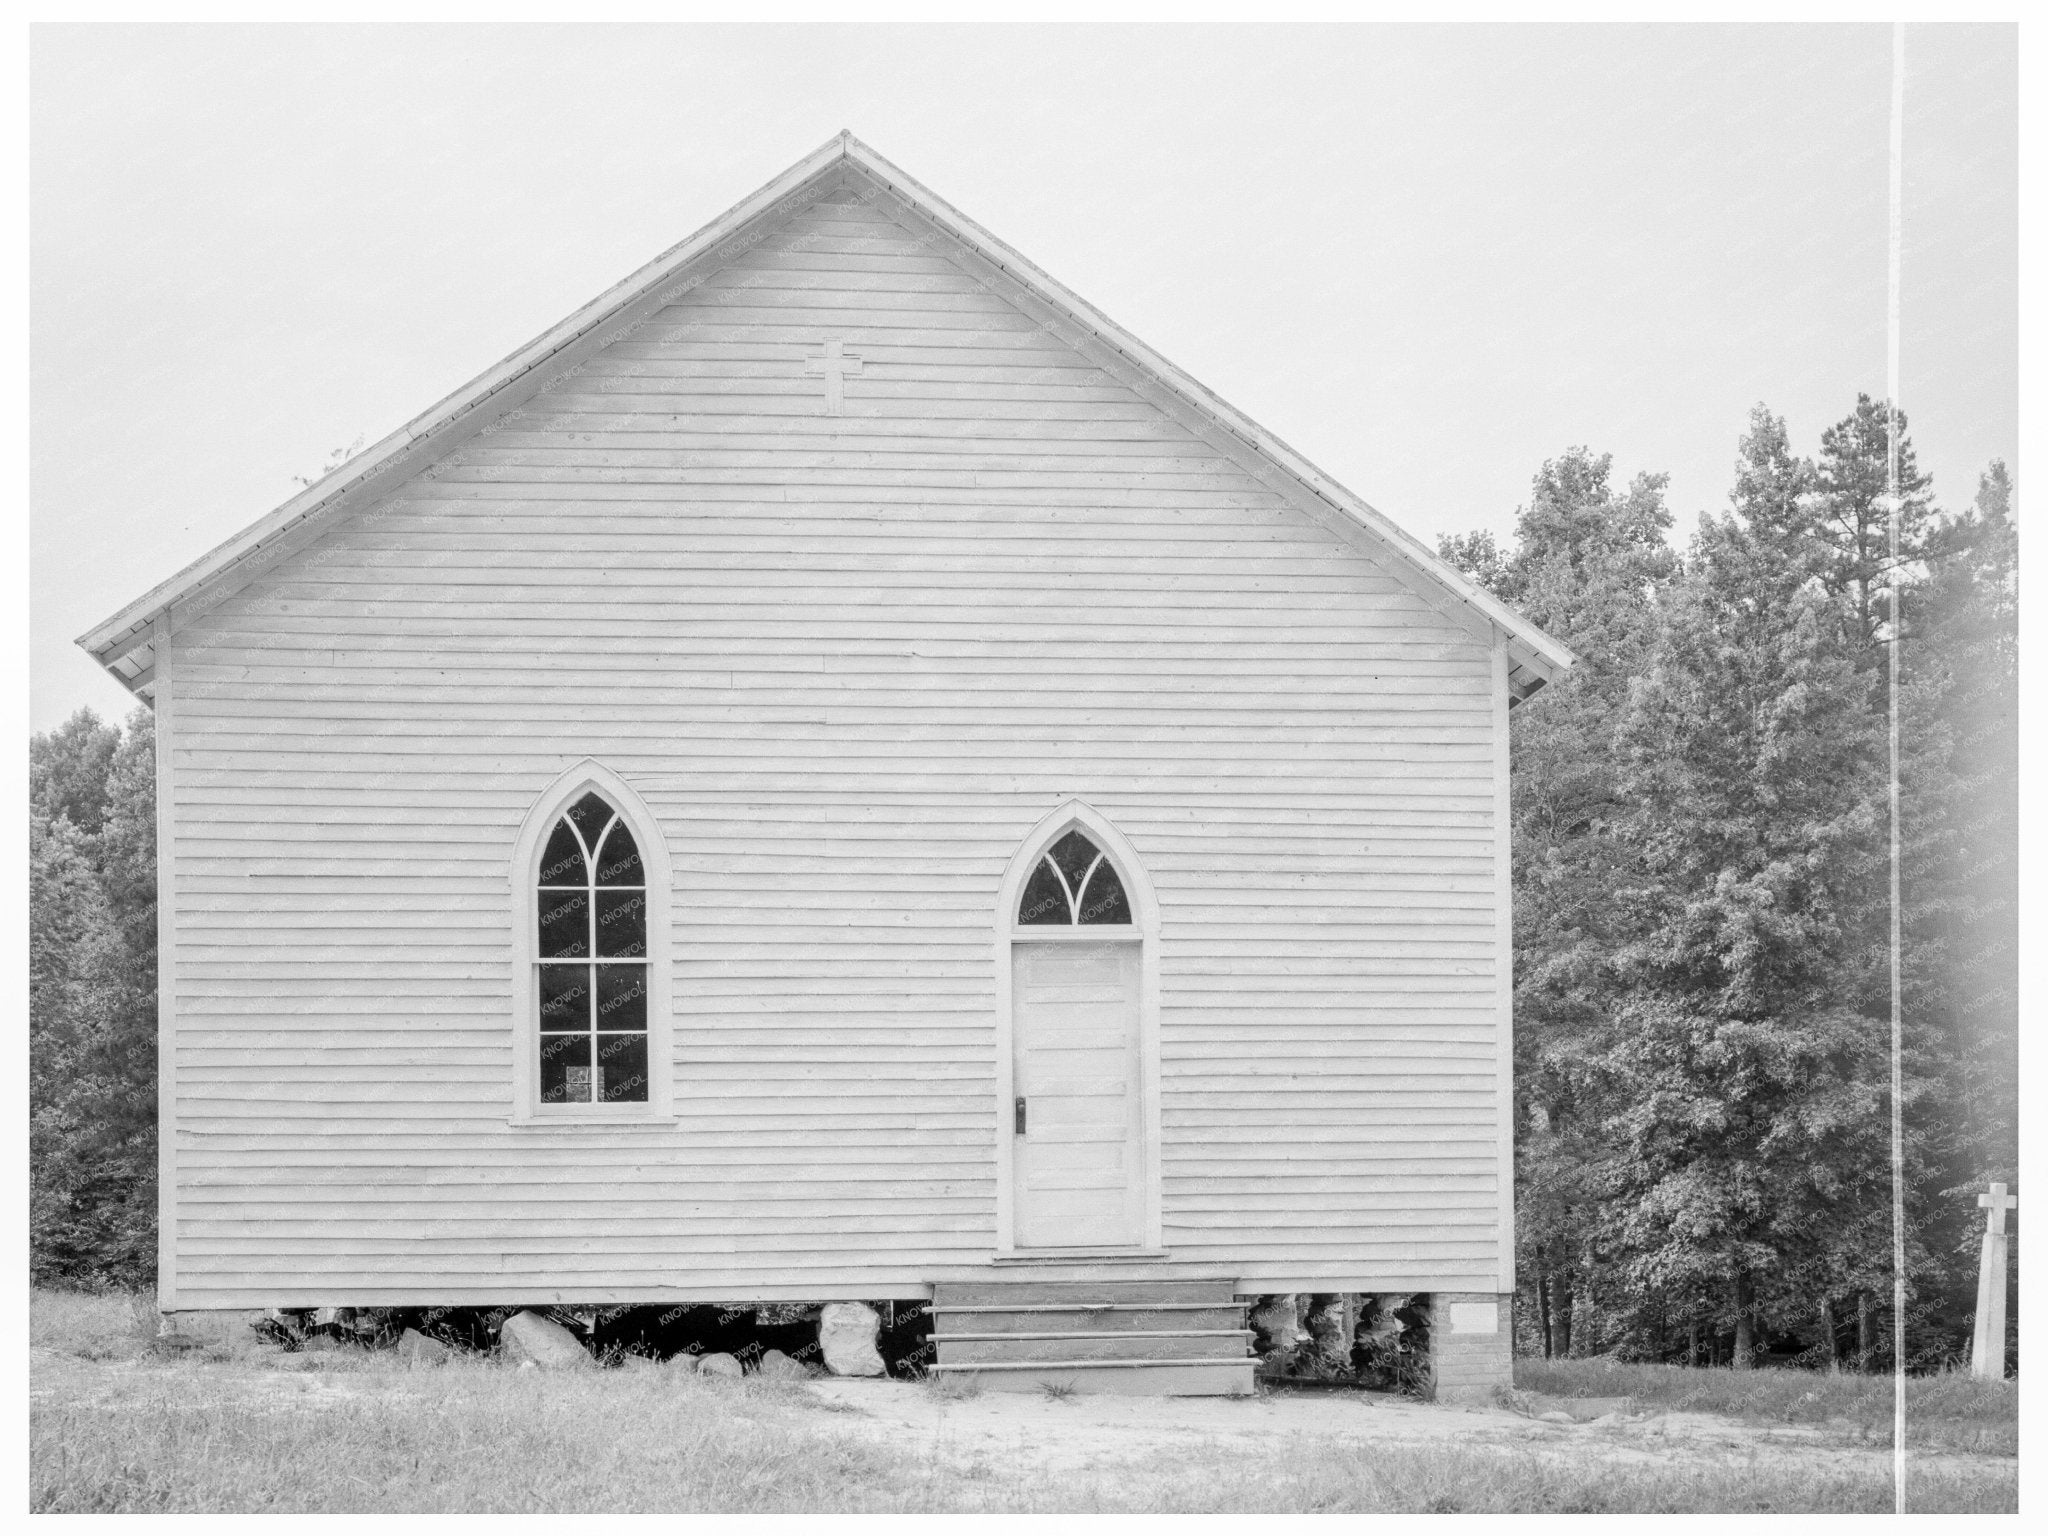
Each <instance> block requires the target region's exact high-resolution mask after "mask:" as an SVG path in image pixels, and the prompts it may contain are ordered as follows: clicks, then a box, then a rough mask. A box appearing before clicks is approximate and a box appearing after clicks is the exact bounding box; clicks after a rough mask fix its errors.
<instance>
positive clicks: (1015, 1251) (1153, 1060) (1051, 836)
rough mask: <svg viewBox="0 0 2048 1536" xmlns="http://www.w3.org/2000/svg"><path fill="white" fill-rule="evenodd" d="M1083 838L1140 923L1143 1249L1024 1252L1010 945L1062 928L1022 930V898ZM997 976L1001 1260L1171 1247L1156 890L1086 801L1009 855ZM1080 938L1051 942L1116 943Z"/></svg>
mask: <svg viewBox="0 0 2048 1536" xmlns="http://www.w3.org/2000/svg"><path fill="white" fill-rule="evenodd" d="M1076 830H1078V831H1080V832H1083V833H1085V834H1086V835H1087V836H1088V837H1089V839H1090V840H1092V841H1093V842H1094V844H1095V846H1096V847H1098V848H1100V849H1101V850H1102V851H1103V852H1104V853H1105V854H1107V855H1108V856H1109V858H1110V861H1111V862H1112V863H1114V864H1115V865H1116V870H1117V874H1118V875H1120V876H1121V877H1122V879H1123V883H1124V894H1125V896H1126V897H1128V898H1129V900H1130V903H1131V915H1132V917H1133V918H1135V919H1136V921H1135V922H1134V923H1133V924H1132V928H1133V929H1134V930H1135V932H1136V938H1135V940H1123V941H1121V942H1126V943H1130V942H1135V943H1136V944H1137V945H1138V1095H1139V1114H1138V1127H1139V1139H1140V1145H1139V1149H1138V1178H1139V1191H1138V1198H1139V1201H1140V1210H1141V1212H1142V1215H1143V1227H1142V1230H1143V1233H1144V1238H1143V1246H1142V1247H1139V1248H1136V1249H1130V1250H1124V1249H1115V1250H1105V1249H1099V1248H1076V1249H1072V1250H1065V1249H1059V1248H1019V1247H1018V1246H1017V1194H1016V1188H1017V1186H1016V1127H1015V1120H1014V1119H1013V1116H1012V1108H1013V1105H1014V1101H1015V1098H1016V1070H1017V1055H1016V1015H1015V1002H1014V988H1015V979H1016V969H1015V960H1014V958H1013V956H1012V947H1013V945H1014V944H1016V943H1018V942H1024V943H1030V942H1032V941H1034V940H1036V941H1037V942H1040V943H1044V942H1048V940H1049V936H1050V934H1051V933H1054V932H1062V931H1061V930H1047V929H1042V928H1041V929H1038V930H1036V931H1034V930H1032V929H1028V928H1022V929H1020V928H1019V927H1018V926H1017V903H1018V902H1019V901H1021V900H1022V899H1023V896H1024V883H1025V881H1027V880H1028V879H1030V878H1031V871H1032V870H1033V869H1034V868H1035V867H1036V866H1037V864H1038V860H1039V858H1040V857H1041V856H1042V855H1043V854H1044V853H1045V851H1046V849H1048V848H1050V847H1051V846H1052V845H1053V844H1054V843H1055V842H1057V841H1058V840H1059V839H1060V838H1062V837H1065V836H1066V835H1067V833H1069V832H1071V831H1076ZM994 917H995V971H996V1041H995V1046H996V1061H995V1068H996V1074H995V1076H996V1095H995V1111H996V1122H995V1128H996V1247H995V1257H997V1258H999V1259H1001V1258H1037V1257H1041V1256H1052V1255H1057V1254H1060V1253H1062V1252H1073V1253H1075V1254H1090V1253H1104V1252H1117V1253H1122V1252H1131V1253H1137V1254H1144V1253H1157V1252H1161V1251H1163V1249H1164V1247H1165V1242H1164V1239H1165V1230H1164V1222H1163V1219H1162V1215H1161V1210H1160V1183H1161V1175H1160V1158H1159V903H1158V900H1157V899H1156V898H1155V897H1154V895H1153V893H1152V881H1151V879H1150V877H1149V876H1148V875H1147V874H1146V873H1145V866H1144V864H1143V863H1142V862H1140V860H1139V858H1138V851H1137V850H1136V849H1135V848H1133V847H1132V846H1131V844H1130V841H1129V839H1127V838H1126V837H1125V836H1124V835H1123V833H1121V832H1119V831H1118V830H1117V829H1116V827H1115V826H1114V825H1113V824H1112V823H1111V822H1110V820H1109V818H1108V817H1106V816H1104V815H1103V814H1102V813H1101V812H1100V811H1098V810H1096V809H1095V808H1094V807H1093V806H1090V805H1088V804H1087V803H1086V802H1084V801H1081V800H1068V801H1067V802H1065V803H1064V804H1063V805H1061V806H1060V807H1059V808H1058V809H1057V810H1055V811H1053V812H1051V813H1050V814H1049V815H1047V816H1046V817H1045V818H1044V819H1042V820H1041V821H1040V822H1039V823H1038V825H1037V826H1035V827H1033V828H1032V829H1031V831H1030V832H1029V833H1028V834H1027V835H1026V836H1025V837H1024V839H1023V841H1021V842H1020V843H1019V844H1018V845H1017V851H1016V852H1015V853H1014V854H1013V855H1011V858H1010V866H1009V868H1008V869H1007V870H1006V871H1005V872H1004V874H1003V880H1002V884H1001V886H999V887H998V889H997V891H996V907H995V913H994ZM1067 931H1069V932H1072V933H1073V934H1075V935H1076V937H1075V938H1071V939H1069V938H1065V937H1061V938H1057V939H1050V942H1053V943H1076V942H1082V940H1081V939H1080V938H1079V935H1081V934H1087V936H1088V938H1089V939H1093V940H1097V941H1102V940H1107V941H1108V942H1111V943H1115V942H1119V941H1118V940H1115V939H1110V938H1109V935H1108V934H1107V933H1106V932H1104V931H1101V930H1096V931H1095V932H1092V933H1091V932H1089V930H1087V929H1078V928H1077V929H1072V930H1067Z"/></svg>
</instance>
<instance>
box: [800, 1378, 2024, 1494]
mask: <svg viewBox="0 0 2048 1536" xmlns="http://www.w3.org/2000/svg"><path fill="white" fill-rule="evenodd" d="M804 1390H805V1391H806V1392H807V1393H809V1394H810V1395H811V1396H812V1398H813V1399H814V1400H816V1401H818V1402H819V1403H820V1404H821V1406H829V1407H831V1408H833V1409H835V1410H836V1411H837V1415H838V1416H837V1417H835V1420H834V1422H835V1423H836V1424H837V1425H839V1426H841V1427H843V1428H844V1429H846V1430H847V1431H849V1432H852V1433H857V1434H860V1435H863V1436H864V1437H870V1438H873V1439H875V1440H877V1441H882V1442H886V1443H889V1444H893V1445H897V1446H915V1447H916V1448H917V1449H918V1450H919V1451H920V1452H921V1453H922V1454H924V1455H927V1456H929V1457H931V1458H932V1459H934V1460H935V1461H937V1462H938V1463H940V1464H941V1465H944V1466H946V1467H947V1468H949V1469H950V1470H953V1471H956V1472H959V1473H962V1474H964V1475H967V1476H975V1475H977V1469H985V1468H991V1467H995V1468H1001V1469H1002V1470H1003V1471H1004V1472H1005V1473H1006V1474H1010V1475H1015V1474H1018V1473H1023V1472H1043V1473H1061V1472H1100V1471H1105V1470H1113V1469H1115V1468H1118V1467H1130V1466H1133V1465H1136V1464H1148V1465H1156V1464H1158V1463H1160V1462H1171V1461H1184V1460H1190V1459H1192V1460H1204V1459H1207V1458H1209V1457H1212V1456H1221V1457H1224V1458H1229V1459H1236V1458H1247V1457H1248V1458H1252V1459H1258V1458H1269V1457H1270V1458H1284V1457H1286V1456H1289V1455H1292V1454H1294V1453H1295V1452H1297V1451H1298V1450H1300V1449H1301V1448H1302V1447H1303V1446H1304V1445H1305V1444H1306V1443H1308V1442H1313V1441H1323V1442H1327V1443H1330V1444H1333V1445H1342V1446H1345V1447H1347V1448H1353V1449H1355V1448H1356V1447H1358V1446H1359V1445H1361V1444H1367V1445H1370V1444H1380V1445H1386V1446H1396V1445H1402V1446H1428V1445H1441V1446H1453V1445H1454V1446H1458V1447H1462V1448H1468V1449H1469V1448H1474V1447H1488V1446H1493V1447H1500V1448H1515V1449H1525V1450H1528V1451H1532V1452H1536V1453H1539V1454H1543V1453H1550V1454H1561V1455H1567V1456H1570V1457H1572V1458H1573V1459H1574V1460H1582V1459H1585V1458H1594V1459H1600V1460H1607V1461H1612V1462H1616V1463H1633V1464H1639V1465H1659V1466H1668V1465H1671V1464H1673V1463H1674V1462H1695V1463H1699V1464H1702V1465H1725V1464H1727V1463H1728V1462H1730V1461H1739V1462H1742V1463H1744V1464H1750V1465H1758V1464H1772V1465H1776V1466H1787V1465H1799V1464H1804V1463H1808V1462H1810V1463H1811V1464H1812V1465H1813V1466H1814V1467H1815V1469H1816V1470H1828V1471H1839V1470H1840V1469H1841V1468H1842V1466H1843V1458H1845V1457H1847V1458H1865V1459H1868V1460H1869V1461H1870V1462H1871V1463H1872V1465H1873V1467H1876V1468H1882V1467H1887V1466H1888V1465H1889V1463H1890V1456H1891V1452H1890V1448H1889V1447H1888V1446H1866V1445H1856V1444H1854V1443H1845V1441H1844V1439H1843V1438H1842V1436H1841V1435H1839V1434H1831V1433H1829V1432H1828V1431H1826V1430H1823V1429H1819V1428H1813V1427H1809V1426H1804V1425H1799V1426H1791V1425H1785V1426H1760V1425H1754V1424H1745V1423H1742V1422H1740V1421H1738V1420H1734V1419H1726V1418H1722V1417H1719V1416H1718V1415H1714V1414H1706V1413H1667V1412H1647V1413H1629V1412H1627V1411H1626V1410H1625V1408H1621V1407H1616V1406H1614V1405H1610V1404H1605V1403H1603V1404H1600V1405H1599V1406H1600V1407H1601V1408H1602V1409H1603V1410H1604V1411H1603V1412H1601V1413H1599V1414H1596V1415H1594V1416H1592V1417H1591V1418H1590V1419H1587V1420H1585V1421H1580V1420H1579V1419H1577V1418H1574V1420H1573V1422H1570V1423H1556V1422H1546V1421H1544V1420H1543V1419H1541V1418H1537V1417H1531V1416H1528V1415H1524V1414H1521V1413H1515V1412H1510V1411H1509V1410H1507V1409H1505V1408H1480V1407H1450V1406H1444V1405H1438V1404H1431V1403H1417V1402H1413V1401H1411V1400H1409V1399H1406V1398H1402V1397H1398V1396H1394V1395H1392V1394H1381V1393H1372V1392H1317V1393H1312V1394H1311V1393H1292V1392H1273V1393H1265V1392H1262V1393H1260V1394H1258V1395H1256V1396H1253V1397H1165V1398H1148V1397H1113V1396H1107V1395H1076V1396H1072V1397H1067V1398H1054V1397H1051V1396H1049V1395H1047V1394H1044V1393H1029V1392H984V1393H980V1394H978V1395H974V1396H968V1397H953V1396H948V1395H946V1394H944V1393H942V1392H939V1391H935V1390H934V1389H933V1388H931V1387H930V1386H928V1385H925V1384H921V1383H913V1382H900V1381H872V1380H869V1381H853V1380H826V1381H815V1382H811V1383H809V1384H808V1385H807V1386H806V1387H805V1389H804ZM1618 1401H1619V1400H1617V1402H1618ZM1544 1406H1546V1407H1547V1406H1548V1404H1545V1405H1544ZM849 1409H851V1410H853V1411H852V1412H850V1413H849V1412H847V1410H849ZM1912 1465H1913V1466H1914V1467H1916V1468H1920V1469H1923V1470H1935V1469H1937V1468H1939V1469H1944V1470H1960V1469H1965V1468H1975V1469H1979V1470H1990V1469H1997V1468H2003V1469H2005V1470H2006V1471H2008V1472H2010V1471H2011V1470H2012V1468H2013V1464H2012V1463H2011V1462H2010V1461H2006V1460H2004V1459H2003V1458H1996V1457H1986V1456H1969V1455H1960V1454H1956V1455H1950V1454H1942V1455H1934V1454H1923V1453H1918V1452H1916V1453H1914V1455H1913V1457H1912Z"/></svg>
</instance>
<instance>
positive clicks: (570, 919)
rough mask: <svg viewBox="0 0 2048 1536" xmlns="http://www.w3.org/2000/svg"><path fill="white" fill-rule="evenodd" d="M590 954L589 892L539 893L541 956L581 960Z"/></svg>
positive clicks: (546, 958) (550, 958)
mask: <svg viewBox="0 0 2048 1536" xmlns="http://www.w3.org/2000/svg"><path fill="white" fill-rule="evenodd" d="M589 953H590V892H589V891H588V890H578V891H542V892H541V893H540V957H541V959H543V960H574V959H581V958H583V957H584V956H587V955H588V954H589Z"/></svg>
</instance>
